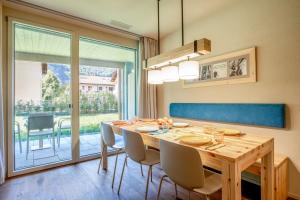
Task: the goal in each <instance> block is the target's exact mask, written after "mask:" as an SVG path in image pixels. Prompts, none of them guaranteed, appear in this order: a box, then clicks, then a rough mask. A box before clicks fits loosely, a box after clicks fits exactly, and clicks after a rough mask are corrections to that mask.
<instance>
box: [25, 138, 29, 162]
mask: <svg viewBox="0 0 300 200" xmlns="http://www.w3.org/2000/svg"><path fill="white" fill-rule="evenodd" d="M28 153H29V135H27V148H26V160H27V159H28Z"/></svg>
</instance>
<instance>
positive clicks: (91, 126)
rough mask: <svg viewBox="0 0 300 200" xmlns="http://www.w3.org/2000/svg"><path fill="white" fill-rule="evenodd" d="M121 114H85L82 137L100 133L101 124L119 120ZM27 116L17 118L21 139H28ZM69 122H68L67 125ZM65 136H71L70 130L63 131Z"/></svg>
mask: <svg viewBox="0 0 300 200" xmlns="http://www.w3.org/2000/svg"><path fill="white" fill-rule="evenodd" d="M69 118H70V116H55V122H58V121H59V120H60V119H69ZM118 119H119V114H118V113H109V114H84V115H81V116H80V135H83V134H96V133H98V132H99V131H100V129H99V124H100V123H101V122H102V121H112V120H118ZM26 120H27V116H16V117H15V121H16V122H19V124H20V129H21V139H22V140H25V139H26V126H25V123H26ZM68 121H69V120H67V121H66V123H69V122H68ZM57 131H58V129H57V124H55V132H57ZM62 135H63V136H67V135H70V131H69V130H63V131H62Z"/></svg>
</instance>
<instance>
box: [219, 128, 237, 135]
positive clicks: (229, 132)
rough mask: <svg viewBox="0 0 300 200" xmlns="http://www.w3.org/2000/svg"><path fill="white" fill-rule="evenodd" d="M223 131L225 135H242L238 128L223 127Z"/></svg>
mask: <svg viewBox="0 0 300 200" xmlns="http://www.w3.org/2000/svg"><path fill="white" fill-rule="evenodd" d="M221 131H223V132H224V135H229V136H230V135H240V134H241V133H242V132H241V131H239V130H236V129H229V128H224V129H221Z"/></svg>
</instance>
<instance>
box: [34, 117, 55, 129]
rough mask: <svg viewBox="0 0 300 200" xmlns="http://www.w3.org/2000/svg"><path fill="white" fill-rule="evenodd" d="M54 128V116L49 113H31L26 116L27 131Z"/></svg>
mask: <svg viewBox="0 0 300 200" xmlns="http://www.w3.org/2000/svg"><path fill="white" fill-rule="evenodd" d="M53 128H54V116H53V114H51V113H32V114H29V116H28V131H30V130H43V129H53Z"/></svg>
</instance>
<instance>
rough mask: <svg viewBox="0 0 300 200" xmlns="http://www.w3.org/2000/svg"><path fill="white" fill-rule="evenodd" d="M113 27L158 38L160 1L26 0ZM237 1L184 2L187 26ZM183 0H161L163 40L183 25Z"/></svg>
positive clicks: (203, 0)
mask: <svg viewBox="0 0 300 200" xmlns="http://www.w3.org/2000/svg"><path fill="white" fill-rule="evenodd" d="M25 1H26V2H29V3H32V4H36V5H39V6H42V7H46V8H49V9H53V10H56V11H59V12H63V13H67V14H70V15H74V16H77V17H81V18H84V19H88V20H91V21H95V22H98V23H102V24H105V25H109V26H115V27H117V26H116V25H112V24H111V22H112V20H115V21H117V23H118V22H121V23H124V24H125V25H126V24H127V25H130V28H129V29H126V28H124V27H123V28H121V27H117V28H120V29H124V30H127V31H130V32H133V33H136V34H140V35H144V36H148V37H152V38H156V37H157V0H25ZM235 1H237V0H184V21H185V24H189V23H193V22H194V21H196V20H199V19H201V18H203V17H205V16H208V15H210V14H211V13H213V12H216V11H218V10H220V9H223V8H224V9H225V8H226V7H227V6H229V5H230V4H232V3H233V2H235ZM180 12H181V10H180V0H160V16H161V18H160V24H161V26H160V29H161V37H163V36H165V35H167V34H169V33H172V32H174V31H175V30H177V29H179V28H180V26H181V17H180Z"/></svg>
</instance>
